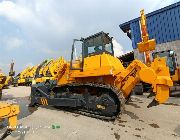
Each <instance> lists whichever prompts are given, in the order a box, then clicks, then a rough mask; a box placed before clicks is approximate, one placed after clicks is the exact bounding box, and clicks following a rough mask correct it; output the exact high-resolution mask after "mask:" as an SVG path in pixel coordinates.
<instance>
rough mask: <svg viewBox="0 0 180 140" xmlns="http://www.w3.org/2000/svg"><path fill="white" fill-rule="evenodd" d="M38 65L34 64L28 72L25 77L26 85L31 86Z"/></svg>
mask: <svg viewBox="0 0 180 140" xmlns="http://www.w3.org/2000/svg"><path fill="white" fill-rule="evenodd" d="M37 67H38V66H33V67H31V69H30V70H29V71H28V72H27V74H26V77H25V85H26V86H31V85H32V81H33V80H34V77H35V74H36V70H37Z"/></svg>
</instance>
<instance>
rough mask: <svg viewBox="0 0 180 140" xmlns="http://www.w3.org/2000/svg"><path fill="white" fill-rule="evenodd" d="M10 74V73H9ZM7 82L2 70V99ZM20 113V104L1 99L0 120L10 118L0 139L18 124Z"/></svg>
mask: <svg viewBox="0 0 180 140" xmlns="http://www.w3.org/2000/svg"><path fill="white" fill-rule="evenodd" d="M9 75H10V74H9ZM5 82H6V76H5V75H4V74H3V73H1V72H0V100H1V98H2V89H3V87H4V85H5ZM18 114H19V106H18V105H10V104H7V103H4V102H1V101H0V122H2V121H3V120H4V119H5V118H7V119H8V128H7V130H6V131H5V133H4V134H3V135H2V136H0V140H3V139H5V138H6V137H7V136H8V135H10V134H11V132H12V131H14V130H15V129H16V126H17V115H18Z"/></svg>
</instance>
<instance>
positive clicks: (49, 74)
mask: <svg viewBox="0 0 180 140" xmlns="http://www.w3.org/2000/svg"><path fill="white" fill-rule="evenodd" d="M64 61H65V60H64V59H63V57H59V58H58V59H56V60H54V59H51V61H49V62H48V63H47V64H46V65H45V66H43V67H42V68H41V71H40V72H41V76H39V77H38V78H35V81H36V83H42V82H45V81H47V80H51V81H53V80H54V82H55V81H56V80H57V77H56V76H57V73H58V71H59V69H60V66H61V64H62V63H64Z"/></svg>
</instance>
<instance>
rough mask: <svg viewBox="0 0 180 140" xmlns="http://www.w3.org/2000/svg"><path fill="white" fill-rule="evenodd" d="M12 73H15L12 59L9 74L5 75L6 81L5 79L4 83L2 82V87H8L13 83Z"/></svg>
mask: <svg viewBox="0 0 180 140" xmlns="http://www.w3.org/2000/svg"><path fill="white" fill-rule="evenodd" d="M14 75H15V71H14V62H13V61H12V62H11V64H10V70H9V75H8V76H7V77H6V81H5V84H4V87H3V88H8V87H9V86H10V85H12V84H13V82H14Z"/></svg>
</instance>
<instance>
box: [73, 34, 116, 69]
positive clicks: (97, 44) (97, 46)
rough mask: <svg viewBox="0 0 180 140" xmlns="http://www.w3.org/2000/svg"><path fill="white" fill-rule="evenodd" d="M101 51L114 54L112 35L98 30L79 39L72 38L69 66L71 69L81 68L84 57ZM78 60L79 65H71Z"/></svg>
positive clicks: (98, 53)
mask: <svg viewBox="0 0 180 140" xmlns="http://www.w3.org/2000/svg"><path fill="white" fill-rule="evenodd" d="M103 53H106V54H110V55H112V56H114V50H113V43H112V37H109V36H108V33H104V32H99V33H97V34H94V35H92V36H89V37H87V38H81V39H80V40H78V39H74V42H73V45H72V53H71V62H70V68H71V70H82V69H83V62H84V58H86V57H90V56H94V55H100V54H103ZM79 61H80V62H81V64H80V66H77V65H75V67H73V64H76V62H77V64H78V62H79Z"/></svg>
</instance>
